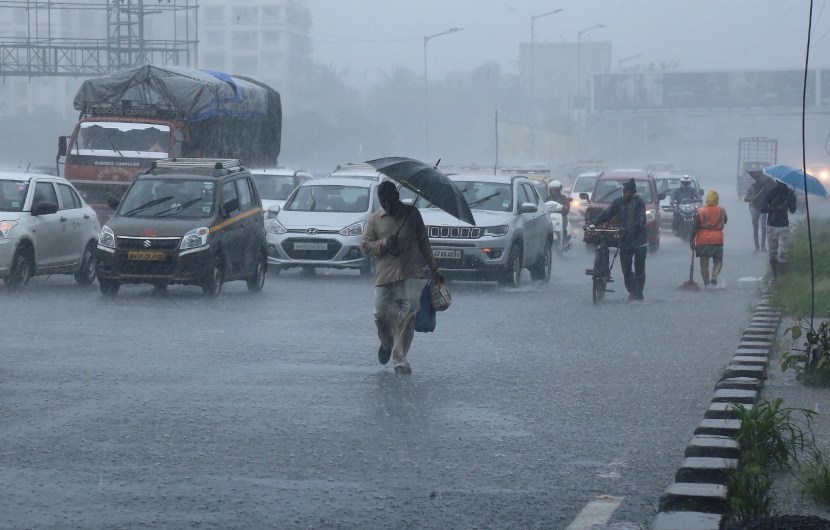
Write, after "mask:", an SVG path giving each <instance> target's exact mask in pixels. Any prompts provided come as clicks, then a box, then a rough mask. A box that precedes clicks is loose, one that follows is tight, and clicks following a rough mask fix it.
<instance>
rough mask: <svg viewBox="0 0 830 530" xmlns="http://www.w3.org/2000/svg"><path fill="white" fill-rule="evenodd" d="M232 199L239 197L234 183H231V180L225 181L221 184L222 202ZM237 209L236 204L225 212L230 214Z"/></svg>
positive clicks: (226, 202)
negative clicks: (233, 208)
mask: <svg viewBox="0 0 830 530" xmlns="http://www.w3.org/2000/svg"><path fill="white" fill-rule="evenodd" d="M233 199H237V200H238V199H239V195H237V193H236V185H235V184H234V183H233V181H230V182H226V183H225V184H223V185H222V204H223V205H225V204H228V201H232V200H233ZM238 211H239V207H238V206H237V208H236V209H235V210H232V211H229V212H225V213H228V214H231V213H234V212H238Z"/></svg>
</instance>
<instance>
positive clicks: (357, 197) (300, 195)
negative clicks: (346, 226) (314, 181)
mask: <svg viewBox="0 0 830 530" xmlns="http://www.w3.org/2000/svg"><path fill="white" fill-rule="evenodd" d="M284 209H285V210H289V211H294V212H343V213H358V212H365V211H368V210H369V188H365V187H363V186H337V185H316V186H300V187H299V188H297V193H295V194H294V195H292V196H291V198H290V199H289V200H288V202H287V203H285V208H284Z"/></svg>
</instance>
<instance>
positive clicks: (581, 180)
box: [573, 177, 597, 193]
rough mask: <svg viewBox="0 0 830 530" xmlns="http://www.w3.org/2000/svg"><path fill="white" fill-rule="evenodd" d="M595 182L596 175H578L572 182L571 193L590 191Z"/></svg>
mask: <svg viewBox="0 0 830 530" xmlns="http://www.w3.org/2000/svg"><path fill="white" fill-rule="evenodd" d="M596 182H597V177H578V178H577V179H576V182H574V189H573V193H582V192H588V193H590V192H592V191H593V190H594V184H595V183H596Z"/></svg>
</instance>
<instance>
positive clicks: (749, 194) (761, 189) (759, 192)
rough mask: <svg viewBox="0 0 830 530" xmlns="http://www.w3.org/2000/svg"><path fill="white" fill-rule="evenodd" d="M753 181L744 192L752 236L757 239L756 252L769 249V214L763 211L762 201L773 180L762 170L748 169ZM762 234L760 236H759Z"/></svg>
mask: <svg viewBox="0 0 830 530" xmlns="http://www.w3.org/2000/svg"><path fill="white" fill-rule="evenodd" d="M747 173H749V176H750V177H752V182H751V183H750V184H749V187H748V188H747V189H746V193H745V194H744V202H746V203H749V214H750V216H751V219H752V238H753V239H754V240H755V252H766V250H767V248H766V247H767V214H765V213H761V203H762V202H764V196H765V195H766V193H767V192H768V191H769V188H770V186H772V185H773V183H774V182H773V180H772V179H771V178H769V177H768V176H766V175H764V173H763V172H762V171H751V170H747ZM759 236H760V237H759Z"/></svg>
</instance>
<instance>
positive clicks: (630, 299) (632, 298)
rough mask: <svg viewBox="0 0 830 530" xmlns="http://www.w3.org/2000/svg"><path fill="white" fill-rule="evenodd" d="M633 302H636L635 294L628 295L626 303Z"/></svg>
mask: <svg viewBox="0 0 830 530" xmlns="http://www.w3.org/2000/svg"><path fill="white" fill-rule="evenodd" d="M635 300H637V295H636V294H634V293H631V294H629V295H628V301H629V302H633V301H635Z"/></svg>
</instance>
